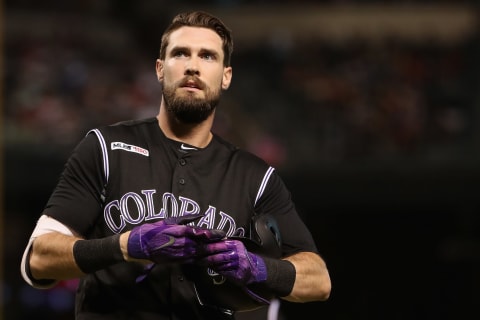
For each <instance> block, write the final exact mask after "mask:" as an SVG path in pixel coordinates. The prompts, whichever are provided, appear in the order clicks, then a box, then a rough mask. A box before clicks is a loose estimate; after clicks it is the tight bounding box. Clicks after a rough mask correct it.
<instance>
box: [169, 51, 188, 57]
mask: <svg viewBox="0 0 480 320" xmlns="http://www.w3.org/2000/svg"><path fill="white" fill-rule="evenodd" d="M186 56H187V52H186V51H185V50H174V51H173V52H172V57H175V58H181V57H186Z"/></svg>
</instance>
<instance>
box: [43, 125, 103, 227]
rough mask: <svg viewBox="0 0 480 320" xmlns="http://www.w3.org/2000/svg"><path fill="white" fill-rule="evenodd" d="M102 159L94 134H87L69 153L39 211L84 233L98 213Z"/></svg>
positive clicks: (95, 219)
mask: <svg viewBox="0 0 480 320" xmlns="http://www.w3.org/2000/svg"><path fill="white" fill-rule="evenodd" d="M102 159H103V157H102V151H101V148H100V146H99V142H98V139H97V137H96V135H95V134H88V135H87V136H86V137H85V138H84V139H83V140H82V141H81V142H80V143H79V144H78V145H77V147H76V148H75V149H74V151H73V152H72V154H71V155H70V157H69V159H68V161H67V163H66V164H65V167H64V170H63V172H62V174H61V175H60V178H59V181H58V183H57V185H56V187H55V189H54V191H53V193H52V195H51V196H50V199H49V200H48V202H47V205H46V207H45V209H44V211H43V214H45V215H48V216H51V217H53V218H55V219H56V220H58V221H60V222H61V223H63V224H65V225H66V226H68V227H70V228H71V229H72V230H74V231H75V232H77V233H79V234H80V235H82V236H86V235H88V234H89V232H90V231H91V230H92V229H93V227H94V225H95V222H96V221H97V219H98V217H99V215H101V213H102V191H103V188H104V172H103V171H104V169H103V162H102Z"/></svg>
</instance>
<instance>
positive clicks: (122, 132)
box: [88, 117, 158, 141]
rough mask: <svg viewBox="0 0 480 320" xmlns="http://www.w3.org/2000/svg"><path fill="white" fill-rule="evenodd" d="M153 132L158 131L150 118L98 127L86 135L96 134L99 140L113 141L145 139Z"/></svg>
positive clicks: (155, 122)
mask: <svg viewBox="0 0 480 320" xmlns="http://www.w3.org/2000/svg"><path fill="white" fill-rule="evenodd" d="M155 130H157V131H158V122H157V119H156V118H153V117H152V118H146V119H139V120H128V121H122V122H117V123H114V124H110V125H105V126H100V127H97V128H95V129H92V130H90V131H89V132H88V134H92V133H94V134H96V135H97V137H98V139H99V140H107V141H113V140H114V139H135V137H138V138H141V139H145V137H148V136H149V135H151V134H152V132H155Z"/></svg>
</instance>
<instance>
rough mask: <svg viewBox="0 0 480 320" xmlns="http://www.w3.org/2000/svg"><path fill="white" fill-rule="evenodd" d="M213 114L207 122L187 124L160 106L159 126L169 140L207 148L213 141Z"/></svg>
mask: <svg viewBox="0 0 480 320" xmlns="http://www.w3.org/2000/svg"><path fill="white" fill-rule="evenodd" d="M214 114H215V113H212V114H211V115H210V116H209V117H208V118H207V119H206V120H205V121H203V122H201V123H196V124H185V123H182V122H180V121H178V119H176V118H175V117H174V116H173V115H172V114H170V113H168V112H167V110H166V108H165V106H164V105H163V103H162V105H161V106H160V111H159V113H158V115H157V120H158V125H159V126H160V129H161V130H162V131H163V133H164V134H165V136H166V137H167V138H169V139H172V140H175V141H180V142H184V143H187V144H189V145H192V146H194V147H198V148H204V147H206V146H207V145H208V144H209V143H210V141H211V140H212V136H213V135H212V132H211V129H212V125H213V117H214Z"/></svg>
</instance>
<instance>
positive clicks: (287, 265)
mask: <svg viewBox="0 0 480 320" xmlns="http://www.w3.org/2000/svg"><path fill="white" fill-rule="evenodd" d="M262 258H263V261H264V262H265V266H266V269H267V277H266V280H265V281H263V282H261V283H259V284H260V285H261V286H262V287H263V288H265V289H267V290H268V291H270V292H272V293H274V294H275V295H276V296H278V297H286V296H288V295H289V294H290V293H291V292H292V289H293V285H294V283H295V278H296V270H295V266H294V265H293V264H292V263H291V262H290V261H287V260H280V259H273V258H267V257H262Z"/></svg>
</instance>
